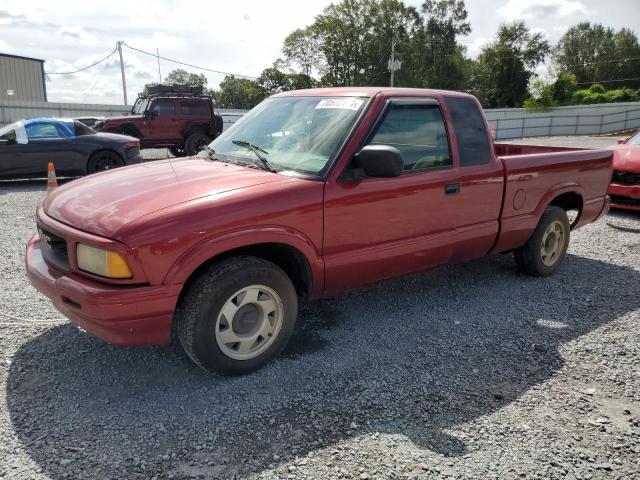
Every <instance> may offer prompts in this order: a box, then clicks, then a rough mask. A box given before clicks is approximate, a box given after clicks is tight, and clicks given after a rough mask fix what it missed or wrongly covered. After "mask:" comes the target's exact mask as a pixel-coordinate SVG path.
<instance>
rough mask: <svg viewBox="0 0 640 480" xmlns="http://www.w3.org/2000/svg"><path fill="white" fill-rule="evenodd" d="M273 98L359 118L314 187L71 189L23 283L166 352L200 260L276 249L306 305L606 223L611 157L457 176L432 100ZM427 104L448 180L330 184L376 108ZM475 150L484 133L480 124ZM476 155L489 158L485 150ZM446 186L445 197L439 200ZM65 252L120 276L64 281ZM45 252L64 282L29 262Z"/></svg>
mask: <svg viewBox="0 0 640 480" xmlns="http://www.w3.org/2000/svg"><path fill="white" fill-rule="evenodd" d="M280 95H283V96H296V95H298V96H305V95H306V96H310V95H313V96H326V97H341V96H359V97H364V98H366V99H367V102H368V104H367V107H366V109H365V110H364V111H363V113H362V115H361V116H360V118H359V121H358V123H357V124H356V126H355V127H354V129H353V131H352V133H351V134H350V135H349V136H348V137H347V140H346V141H345V143H344V145H343V146H342V148H341V149H340V150H339V154H338V155H337V157H336V160H335V162H334V164H333V167H332V168H331V169H330V170H329V172H328V173H327V175H326V176H325V177H324V178H322V179H308V178H300V177H299V176H293V175H286V174H282V173H281V174H274V173H270V172H267V171H264V170H257V169H254V168H247V167H244V166H237V165H231V164H225V163H220V162H211V161H209V160H207V159H204V158H197V157H194V158H185V159H170V160H164V161H159V162H154V163H153V164H142V165H139V166H133V167H126V168H122V169H118V170H115V171H113V172H108V173H104V174H98V175H95V176H92V178H87V179H80V180H77V181H74V182H71V183H69V184H67V185H65V186H63V187H61V188H58V189H57V190H55V191H53V192H52V193H51V194H49V196H48V197H47V198H46V200H45V201H44V202H43V203H42V204H41V205H40V206H39V207H38V210H37V220H36V221H37V224H38V227H39V229H40V234H39V235H36V236H35V237H34V238H33V239H32V240H31V241H30V242H29V244H28V247H27V252H26V265H27V273H28V276H29V279H30V280H31V282H32V284H33V285H34V286H35V287H36V288H37V289H38V290H40V291H41V292H43V293H44V294H45V295H47V296H48V297H49V298H50V299H51V300H52V301H53V303H54V305H55V306H56V307H57V308H58V309H59V310H60V311H61V312H62V313H63V314H64V315H66V316H67V317H69V318H70V319H71V320H72V321H73V322H75V323H76V324H78V325H79V326H81V327H82V328H84V329H85V330H87V331H88V332H90V333H92V334H94V335H96V336H98V337H101V338H103V339H105V340H107V341H109V342H111V343H116V344H124V345H143V344H154V343H162V342H168V341H169V340H170V337H171V327H172V322H173V318H174V313H175V310H176V305H177V303H178V300H179V298H180V295H181V292H183V290H184V287H185V285H186V284H188V282H189V280H190V278H191V277H192V276H193V275H194V272H197V271H198V269H199V268H200V267H201V266H203V265H205V264H206V263H207V262H209V261H210V260H211V259H212V258H216V257H218V256H221V255H232V254H234V253H235V252H242V253H243V254H244V253H246V252H258V251H259V249H261V248H267V247H269V248H271V247H272V246H274V245H275V246H279V247H281V252H284V253H283V258H284V261H286V260H287V258H288V257H287V256H295V257H296V258H297V259H299V260H301V261H300V262H298V263H297V265H300V269H301V272H300V277H301V278H303V279H304V282H303V283H304V288H303V290H304V294H305V295H306V297H307V298H309V299H317V298H320V297H323V296H328V295H334V294H337V293H340V292H344V291H346V290H351V289H354V288H357V287H360V286H362V285H365V284H368V283H371V282H375V281H379V280H383V279H387V278H392V277H396V276H399V275H404V274H408V273H411V272H417V271H421V270H425V269H428V268H431V267H434V266H436V265H441V264H445V263H450V262H460V261H464V260H470V259H473V258H477V257H480V256H483V255H486V254H490V253H499V252H505V251H509V250H512V249H514V248H516V247H519V246H522V245H523V244H524V243H525V242H526V241H527V240H528V239H529V237H530V236H531V235H532V232H533V231H534V229H535V227H536V225H537V224H538V221H539V220H540V218H541V216H542V214H543V212H544V210H545V208H546V207H547V206H549V205H550V204H554V205H561V206H565V207H567V208H575V209H577V210H578V211H579V214H578V216H577V218H576V219H575V221H574V222H573V224H572V228H578V227H580V226H582V225H585V224H588V223H590V222H593V221H595V220H596V219H598V218H599V217H600V216H601V215H603V214H605V213H606V212H607V210H608V205H609V199H608V197H607V194H606V191H607V185H608V183H609V178H610V177H611V162H612V152H610V151H604V150H572V149H568V148H557V147H533V146H524V145H499V144H498V145H495V146H494V148H493V151H491V160H490V161H489V162H488V163H485V164H482V165H475V166H467V167H461V165H460V162H459V152H458V148H459V142H458V139H457V138H456V135H455V131H454V129H453V128H451V126H450V125H451V122H452V120H451V116H450V112H449V111H448V109H447V107H446V104H445V97H455V98H466V99H470V100H472V101H473V102H474V103H475V105H476V106H477V108H478V109H481V107H480V104H479V103H478V102H477V100H475V98H474V97H472V96H470V95H466V94H461V93H456V92H444V91H434V90H419V89H388V88H385V89H380V88H346V89H318V90H313V91H297V92H287V93H284V94H280ZM393 98H429V99H434V100H436V101H438V102H439V104H440V105H441V107H440V108H441V111H442V115H443V118H444V120H445V122H446V125H447V127H448V128H447V130H448V136H449V144H450V154H451V158H452V163H453V165H452V167H451V168H447V169H440V170H435V171H425V172H420V173H413V174H411V175H401V176H399V177H395V178H369V179H365V180H362V179H354V180H345V179H343V178H341V173H342V172H343V171H344V170H345V169H346V168H347V165H348V164H349V162H350V161H351V159H352V158H353V157H354V154H356V153H357V152H358V151H359V149H360V148H361V146H362V144H363V141H364V139H365V138H367V136H368V134H369V132H370V131H371V129H372V126H373V125H374V124H375V122H376V119H377V118H378V116H379V114H380V112H381V111H382V109H383V107H384V105H385V103H386V102H387V101H388V100H389V99H393ZM484 127H485V129H486V135H487V138H488V141H489V142H491V139H490V137H489V133H488V132H489V128H488V126H487V125H486V121H485V124H484ZM490 144H491V143H490ZM450 184H458V191H457V192H455V193H456V194H455V195H445V192H446V190H447V186H448V185H450ZM78 242H83V243H87V244H90V245H95V246H97V247H107V248H109V249H111V250H114V251H117V252H120V253H121V254H122V255H124V257H125V258H126V260H127V262H128V263H129V265H130V266H131V270H132V272H133V275H132V278H130V279H127V280H105V279H104V278H101V277H97V276H93V275H91V274H88V273H85V272H82V271H80V270H79V269H78V268H77V259H76V248H75V246H76V244H77V243H78ZM49 244H51V245H58V246H59V247H60V249H62V250H64V252H65V253H66V255H67V260H68V264H66V265H65V266H66V268H59V267H58V266H56V265H54V264H52V262H51V261H47V260H45V258H44V257H43V248H49V247H48V245H49Z"/></svg>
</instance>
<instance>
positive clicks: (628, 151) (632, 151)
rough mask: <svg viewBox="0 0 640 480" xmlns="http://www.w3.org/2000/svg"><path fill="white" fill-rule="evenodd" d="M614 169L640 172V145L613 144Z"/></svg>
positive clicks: (610, 148)
mask: <svg viewBox="0 0 640 480" xmlns="http://www.w3.org/2000/svg"><path fill="white" fill-rule="evenodd" d="M609 150H613V169H614V170H616V171H619V172H634V173H640V145H625V144H621V145H613V146H611V147H609Z"/></svg>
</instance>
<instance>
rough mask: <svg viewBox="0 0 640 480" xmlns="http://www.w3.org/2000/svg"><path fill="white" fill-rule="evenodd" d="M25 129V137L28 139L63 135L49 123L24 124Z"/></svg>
mask: <svg viewBox="0 0 640 480" xmlns="http://www.w3.org/2000/svg"><path fill="white" fill-rule="evenodd" d="M25 130H26V131H27V138H28V139H29V140H36V139H39V138H62V137H63V136H64V135H62V134H61V133H60V132H58V129H57V128H56V127H55V125H53V124H51V123H32V124H30V125H26V126H25Z"/></svg>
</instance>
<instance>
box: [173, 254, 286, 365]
mask: <svg viewBox="0 0 640 480" xmlns="http://www.w3.org/2000/svg"><path fill="white" fill-rule="evenodd" d="M297 315H298V298H297V295H296V290H295V288H294V286H293V283H292V282H291V280H290V279H289V277H288V276H287V274H286V273H285V272H284V271H282V269H280V268H279V267H278V266H277V265H274V264H273V263H271V262H268V261H266V260H263V259H260V258H256V257H249V256H241V257H232V258H228V259H226V260H223V261H221V262H219V263H216V264H214V265H212V266H211V267H209V269H208V270H206V271H205V272H204V273H203V274H201V275H200V276H199V277H198V278H197V279H196V280H195V281H194V282H193V283H192V284H191V285H190V286H189V287H188V290H187V292H186V293H185V295H184V297H183V299H182V301H181V303H180V306H179V308H178V311H177V313H176V319H175V321H176V327H177V328H176V331H177V334H178V339H179V341H180V344H181V345H182V347H183V348H184V350H185V352H186V353H187V354H188V355H189V357H190V358H191V359H192V360H193V361H194V362H195V363H196V364H197V365H199V366H200V367H202V368H204V369H205V370H208V371H218V372H220V373H225V374H243V373H248V372H251V371H254V370H257V369H258V368H260V367H262V366H264V365H266V364H267V363H269V362H270V361H271V360H272V359H273V358H275V357H276V356H277V355H278V354H279V353H280V352H281V351H282V349H283V348H284V347H285V346H286V344H287V342H288V341H289V338H290V337H291V333H292V332H293V328H294V326H295V323H296V318H297Z"/></svg>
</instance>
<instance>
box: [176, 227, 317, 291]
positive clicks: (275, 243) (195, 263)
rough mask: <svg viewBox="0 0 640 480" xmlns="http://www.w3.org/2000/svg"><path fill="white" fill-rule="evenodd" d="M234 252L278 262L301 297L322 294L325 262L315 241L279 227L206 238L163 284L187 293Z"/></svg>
mask: <svg viewBox="0 0 640 480" xmlns="http://www.w3.org/2000/svg"><path fill="white" fill-rule="evenodd" d="M235 255H250V256H255V257H258V258H262V259H264V260H267V261H270V262H272V263H274V264H276V265H278V266H279V267H280V268H282V269H283V270H284V271H285V273H287V275H289V277H290V278H291V280H292V282H293V283H294V285H295V287H296V291H297V292H298V294H299V295H300V296H301V297H308V298H317V297H319V296H320V295H321V292H322V289H323V287H324V264H323V262H322V259H321V257H320V256H319V255H318V254H317V252H316V251H315V248H314V246H313V244H312V243H311V242H310V240H309V239H307V238H306V237H305V236H303V235H302V234H300V233H298V232H291V231H285V230H277V229H267V230H262V231H256V230H253V231H251V232H236V233H232V234H228V235H225V236H223V237H218V238H214V239H210V240H207V241H205V242H203V243H201V244H199V245H197V246H195V247H193V248H192V249H191V250H189V251H188V252H186V253H185V254H184V255H182V256H181V257H180V258H179V259H178V260H177V261H176V262H175V263H174V264H173V265H172V266H171V268H170V269H169V271H168V272H167V274H166V276H165V278H164V281H163V283H165V284H175V283H178V284H183V285H184V286H183V288H182V293H184V292H185V291H186V289H187V288H186V287H187V286H188V285H189V284H190V282H192V281H193V280H194V279H195V278H197V277H198V275H199V274H200V273H202V271H204V270H205V269H206V268H208V267H209V266H210V265H211V264H212V263H215V262H217V261H220V260H223V259H225V258H229V257H232V256H235ZM182 293H181V295H182Z"/></svg>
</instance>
